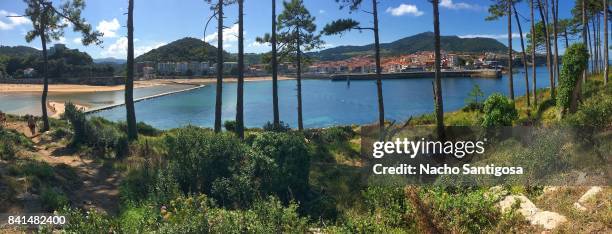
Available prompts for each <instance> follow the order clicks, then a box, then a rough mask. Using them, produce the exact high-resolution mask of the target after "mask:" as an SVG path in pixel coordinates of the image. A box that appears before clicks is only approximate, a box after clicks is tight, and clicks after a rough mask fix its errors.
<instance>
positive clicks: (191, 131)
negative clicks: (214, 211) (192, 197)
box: [166, 126, 248, 194]
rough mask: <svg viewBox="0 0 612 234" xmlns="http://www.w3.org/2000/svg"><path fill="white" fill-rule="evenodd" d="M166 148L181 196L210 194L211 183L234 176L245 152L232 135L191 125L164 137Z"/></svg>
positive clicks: (244, 148) (244, 147)
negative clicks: (196, 193)
mask: <svg viewBox="0 0 612 234" xmlns="http://www.w3.org/2000/svg"><path fill="white" fill-rule="evenodd" d="M166 145H167V147H168V158H169V160H170V162H169V163H170V168H171V170H172V171H173V176H174V178H176V180H177V182H178V184H179V186H180V188H181V190H182V191H183V192H184V193H189V192H203V193H206V194H210V192H211V188H212V185H213V182H214V181H215V180H217V179H220V178H229V177H231V175H232V174H234V173H236V172H237V171H238V170H239V169H240V163H241V162H242V161H243V160H244V159H245V158H246V156H247V153H248V152H247V147H246V145H244V143H242V142H241V141H240V140H239V139H238V138H236V137H234V136H233V134H229V133H218V134H215V133H213V132H212V131H210V130H205V129H201V128H197V127H193V126H189V127H185V128H182V129H178V130H177V131H176V132H174V134H170V135H169V136H167V137H166Z"/></svg>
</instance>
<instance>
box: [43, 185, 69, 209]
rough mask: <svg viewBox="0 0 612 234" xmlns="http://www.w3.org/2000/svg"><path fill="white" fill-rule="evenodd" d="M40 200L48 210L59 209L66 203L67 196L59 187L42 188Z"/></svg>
mask: <svg viewBox="0 0 612 234" xmlns="http://www.w3.org/2000/svg"><path fill="white" fill-rule="evenodd" d="M40 201H41V203H42V204H43V206H44V208H45V209H46V210H47V211H49V212H53V211H56V210H59V209H60V208H63V207H64V206H66V205H68V197H66V195H65V194H64V192H62V190H61V189H59V188H49V187H45V188H43V190H42V192H41V194H40Z"/></svg>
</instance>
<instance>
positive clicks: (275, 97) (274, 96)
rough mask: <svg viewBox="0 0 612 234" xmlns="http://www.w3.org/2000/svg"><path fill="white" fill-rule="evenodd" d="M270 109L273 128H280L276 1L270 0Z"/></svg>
mask: <svg viewBox="0 0 612 234" xmlns="http://www.w3.org/2000/svg"><path fill="white" fill-rule="evenodd" d="M271 42H272V109H273V112H274V123H273V124H274V128H275V129H278V128H279V127H280V114H279V111H278V62H277V61H276V0H272V39H271Z"/></svg>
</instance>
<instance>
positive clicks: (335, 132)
mask: <svg viewBox="0 0 612 234" xmlns="http://www.w3.org/2000/svg"><path fill="white" fill-rule="evenodd" d="M354 135H355V133H354V132H353V129H352V128H351V126H342V127H331V128H327V129H324V130H323V132H322V134H321V138H322V140H323V141H324V142H327V143H335V142H344V141H347V140H349V139H351V138H352V137H353V136H354Z"/></svg>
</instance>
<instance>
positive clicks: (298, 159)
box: [253, 132, 310, 202]
mask: <svg viewBox="0 0 612 234" xmlns="http://www.w3.org/2000/svg"><path fill="white" fill-rule="evenodd" d="M253 149H254V150H255V151H257V152H258V153H261V154H262V155H264V156H267V157H269V158H271V159H272V160H274V163H275V164H276V166H277V168H275V170H274V171H273V172H272V174H271V175H270V177H271V178H272V181H271V184H267V185H262V187H263V189H264V191H269V192H272V193H274V194H276V195H277V196H278V197H279V198H281V200H283V201H285V202H287V201H289V200H292V199H297V200H300V201H301V200H302V199H303V198H304V195H305V194H307V192H308V190H309V188H308V175H309V172H310V155H309V152H308V147H307V146H306V142H305V140H304V136H303V135H302V134H299V133H278V132H264V133H262V134H259V135H258V136H257V138H255V140H254V142H253Z"/></svg>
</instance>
